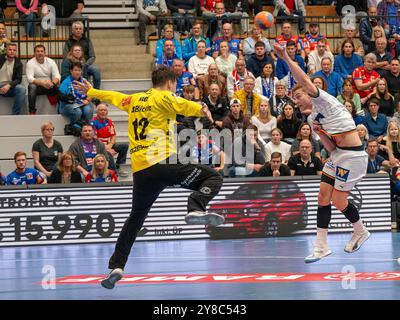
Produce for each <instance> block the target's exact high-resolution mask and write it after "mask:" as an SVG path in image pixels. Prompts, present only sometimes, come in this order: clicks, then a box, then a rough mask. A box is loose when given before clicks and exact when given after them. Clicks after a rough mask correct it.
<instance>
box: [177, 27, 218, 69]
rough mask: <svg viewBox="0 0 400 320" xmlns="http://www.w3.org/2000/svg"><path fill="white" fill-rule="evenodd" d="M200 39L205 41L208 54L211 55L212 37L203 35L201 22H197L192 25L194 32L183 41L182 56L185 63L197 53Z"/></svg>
mask: <svg viewBox="0 0 400 320" xmlns="http://www.w3.org/2000/svg"><path fill="white" fill-rule="evenodd" d="M200 41H205V44H206V54H207V55H211V44H210V39H208V38H205V37H203V30H202V26H201V24H200V23H198V22H195V23H194V24H193V27H192V34H191V35H190V36H189V37H187V38H186V39H185V41H183V48H182V56H183V59H184V60H185V64H187V63H188V62H189V59H190V58H191V57H193V56H195V55H196V53H197V44H198V43H199V42H200Z"/></svg>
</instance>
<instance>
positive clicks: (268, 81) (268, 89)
mask: <svg viewBox="0 0 400 320" xmlns="http://www.w3.org/2000/svg"><path fill="white" fill-rule="evenodd" d="M274 69H275V64H274V63H273V62H266V63H265V64H264V65H263V66H262V68H261V70H262V72H261V74H260V76H259V77H258V78H257V79H256V82H255V87H254V91H255V92H256V93H257V94H259V95H262V96H264V97H266V98H267V99H268V100H269V99H271V98H272V97H273V96H274V95H275V84H276V83H277V81H279V80H278V78H277V77H275V70H274Z"/></svg>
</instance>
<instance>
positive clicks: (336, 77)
mask: <svg viewBox="0 0 400 320" xmlns="http://www.w3.org/2000/svg"><path fill="white" fill-rule="evenodd" d="M321 66H322V69H321V70H320V71H318V72H316V73H314V74H313V76H319V77H322V78H323V79H324V80H325V82H326V84H327V86H328V91H327V92H328V93H329V94H330V95H331V96H333V97H337V96H338V95H339V94H340V93H341V92H342V87H343V79H342V77H341V76H340V74H339V73H337V72H335V71H333V66H332V60H331V59H330V58H322V60H321Z"/></svg>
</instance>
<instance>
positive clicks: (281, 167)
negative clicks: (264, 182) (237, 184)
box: [259, 152, 290, 177]
mask: <svg viewBox="0 0 400 320" xmlns="http://www.w3.org/2000/svg"><path fill="white" fill-rule="evenodd" d="M259 175H260V176H261V177H281V176H282V177H284V176H287V177H288V176H290V168H289V167H288V166H287V165H286V164H283V163H282V155H281V154H280V153H279V152H273V153H272V154H271V160H270V161H269V162H266V163H265V164H264V165H263V166H262V167H261V169H260V171H259Z"/></svg>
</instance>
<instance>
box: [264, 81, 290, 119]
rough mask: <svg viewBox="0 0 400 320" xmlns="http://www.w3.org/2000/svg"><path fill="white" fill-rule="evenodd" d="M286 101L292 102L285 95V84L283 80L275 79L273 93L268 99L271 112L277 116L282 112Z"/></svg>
mask: <svg viewBox="0 0 400 320" xmlns="http://www.w3.org/2000/svg"><path fill="white" fill-rule="evenodd" d="M288 103H291V104H294V102H293V101H292V99H291V98H290V97H289V96H288V95H287V92H286V84H285V83H284V82H283V81H277V82H276V83H275V95H273V96H272V97H271V98H270V99H269V106H270V108H271V114H272V115H273V116H274V117H279V116H280V115H281V114H282V113H283V107H284V106H285V105H286V104H288Z"/></svg>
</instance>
